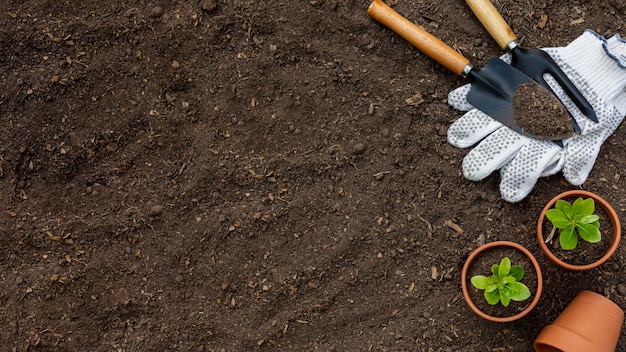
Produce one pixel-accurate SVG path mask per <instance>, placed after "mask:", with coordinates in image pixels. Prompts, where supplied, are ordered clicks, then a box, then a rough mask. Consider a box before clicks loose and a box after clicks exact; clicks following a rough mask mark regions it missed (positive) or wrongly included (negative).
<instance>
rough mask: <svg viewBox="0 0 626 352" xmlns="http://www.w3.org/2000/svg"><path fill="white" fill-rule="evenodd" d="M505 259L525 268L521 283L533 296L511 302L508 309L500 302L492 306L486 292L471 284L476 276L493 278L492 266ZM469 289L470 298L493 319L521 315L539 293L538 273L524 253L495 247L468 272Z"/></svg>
mask: <svg viewBox="0 0 626 352" xmlns="http://www.w3.org/2000/svg"><path fill="white" fill-rule="evenodd" d="M504 257H508V258H509V259H510V260H511V266H513V265H518V266H521V267H522V268H524V277H523V278H522V280H521V283H523V284H525V285H526V286H527V287H528V289H529V290H530V293H531V296H530V297H529V298H528V299H526V300H524V301H521V302H516V301H511V302H510V304H509V306H508V307H504V306H503V305H502V303H500V302H499V303H498V304H496V305H493V306H492V305H490V304H489V303H487V301H486V299H485V296H484V292H485V291H483V290H479V289H477V288H475V287H474V286H473V285H472V283H471V279H472V277H473V276H475V275H484V276H487V277H489V276H491V275H492V273H491V266H492V265H493V264H500V261H501V260H502V258H504ZM467 288H468V292H469V295H470V298H471V299H472V301H473V302H474V304H475V305H476V306H477V307H478V308H479V309H480V310H481V311H483V312H484V313H486V314H488V315H491V316H493V317H498V318H504V317H509V316H513V315H516V314H519V313H520V312H522V311H523V310H524V309H526V307H528V305H530V303H531V302H532V301H533V298H534V296H535V293H536V292H537V273H536V272H535V268H534V267H533V264H532V262H531V261H530V259H528V257H526V256H525V255H524V254H523V253H522V252H520V251H518V250H517V249H515V248H511V247H495V248H491V249H489V250H487V251H485V252H482V253H480V254H479V255H478V256H477V257H476V259H475V260H474V262H473V263H472V264H471V265H470V267H469V268H468V271H467Z"/></svg>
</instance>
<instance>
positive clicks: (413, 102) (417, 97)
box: [404, 93, 424, 106]
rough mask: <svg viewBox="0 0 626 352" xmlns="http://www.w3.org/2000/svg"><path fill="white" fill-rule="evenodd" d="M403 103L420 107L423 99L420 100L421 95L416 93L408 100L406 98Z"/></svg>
mask: <svg viewBox="0 0 626 352" xmlns="http://www.w3.org/2000/svg"><path fill="white" fill-rule="evenodd" d="M404 101H406V104H407V105H413V106H417V105H420V104H421V103H423V102H424V99H423V98H422V94H421V93H416V94H415V95H414V96H412V97H410V98H406V99H405V100H404Z"/></svg>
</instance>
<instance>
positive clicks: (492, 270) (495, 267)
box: [491, 264, 500, 276]
mask: <svg viewBox="0 0 626 352" xmlns="http://www.w3.org/2000/svg"><path fill="white" fill-rule="evenodd" d="M499 268H500V265H498V264H494V265H492V266H491V273H492V274H493V275H495V276H498V269H499Z"/></svg>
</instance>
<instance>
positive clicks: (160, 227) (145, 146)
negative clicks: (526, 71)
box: [0, 0, 626, 351]
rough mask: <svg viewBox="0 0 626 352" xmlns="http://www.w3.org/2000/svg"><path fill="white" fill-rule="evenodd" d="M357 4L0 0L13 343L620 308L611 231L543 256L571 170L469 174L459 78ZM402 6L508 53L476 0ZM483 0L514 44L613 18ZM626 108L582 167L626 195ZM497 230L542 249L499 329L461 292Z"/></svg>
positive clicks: (7, 308) (443, 323) (471, 332)
mask: <svg viewBox="0 0 626 352" xmlns="http://www.w3.org/2000/svg"><path fill="white" fill-rule="evenodd" d="M368 5H369V2H368V1H366V0H307V1H276V0H269V1H251V0H217V1H176V0H155V1H143V0H131V1H109V0H98V1H95V0H88V1H46V0H43V1H42V0H25V1H4V2H3V3H2V11H0V14H1V15H0V47H1V48H2V55H0V84H1V87H0V122H1V124H0V125H1V126H2V131H3V133H2V134H0V185H1V186H2V190H3V192H1V193H0V197H1V198H0V199H1V202H2V204H3V207H4V208H3V211H2V212H0V220H1V221H0V234H1V236H0V258H1V259H0V269H1V270H0V286H1V287H2V290H0V300H1V301H2V305H0V324H1V325H2V326H3V327H4V328H3V329H2V330H0V341H1V342H2V343H1V345H2V349H3V350H7V351H254V350H278V351H309V350H322V351H333V350H336V351H362V350H373V351H392V350H394V351H396V350H406V351H529V350H531V344H532V341H533V339H534V338H535V336H537V334H538V333H539V331H540V329H541V327H542V326H544V325H546V324H549V323H550V322H551V321H552V320H553V319H554V318H555V317H556V316H557V315H558V314H559V313H560V312H561V311H562V309H563V308H564V307H565V306H566V305H567V303H569V301H570V300H571V299H573V298H574V297H575V296H576V295H577V294H578V293H579V292H580V291H581V290H584V289H587V290H591V291H595V292H600V293H602V294H604V295H606V296H608V297H609V298H610V299H612V300H613V301H615V302H616V303H617V304H619V305H620V306H621V307H624V308H626V300H625V296H624V295H626V286H624V285H625V284H626V278H625V276H624V274H623V273H624V269H626V264H624V263H626V252H625V251H626V249H625V248H624V246H620V248H619V249H618V252H617V253H616V255H615V256H614V257H613V258H611V260H609V262H607V263H606V264H604V265H603V266H601V267H600V268H598V269H596V270H591V271H589V272H576V273H573V272H566V271H563V270H561V269H558V268H557V267H555V266H554V265H552V264H550V263H549V262H548V261H547V260H546V258H544V257H543V256H542V255H541V254H540V251H539V247H538V245H537V243H536V239H535V235H534V232H533V229H534V228H535V222H536V219H537V216H538V215H539V213H540V211H541V209H542V208H543V205H544V204H545V203H546V202H548V201H549V200H550V199H551V198H552V197H553V196H554V195H556V194H558V193H560V192H562V191H565V190H568V189H571V188H572V186H571V185H569V184H567V183H566V182H564V181H563V180H562V178H561V177H560V176H554V177H549V178H542V179H541V180H540V181H539V183H538V184H537V186H536V187H535V189H534V191H533V192H532V194H531V195H530V196H529V197H528V198H527V199H526V200H524V201H522V202H520V203H519V204H509V203H506V202H504V201H502V200H501V199H500V196H499V193H498V183H499V177H498V174H497V173H494V175H493V176H491V177H489V178H488V179H486V180H485V181H483V182H471V181H467V180H465V179H464V178H463V176H462V173H461V161H462V159H463V157H464V156H465V154H466V153H467V152H468V150H461V149H456V148H454V147H452V146H450V145H449V144H448V143H447V142H446V130H447V127H448V126H449V125H450V124H451V123H452V122H453V121H454V120H456V119H457V118H458V117H459V116H461V113H459V112H458V111H455V110H454V109H452V108H451V107H449V106H448V104H447V101H446V97H447V94H448V92H449V91H450V90H452V89H454V88H456V87H459V86H460V85H462V84H465V83H466V82H465V81H464V79H463V78H461V77H457V76H455V75H454V74H451V73H450V72H448V71H446V69H445V68H443V67H441V65H439V64H437V63H435V62H433V61H432V60H430V59H428V58H427V57H425V56H423V55H422V54H420V53H419V52H418V51H417V50H416V49H414V48H413V47H412V46H411V45H410V44H408V43H406V42H404V41H403V40H402V39H400V38H398V37H397V36H396V35H395V34H394V33H392V32H391V31H389V30H388V29H386V28H384V27H383V26H381V25H379V24H378V23H376V21H373V20H371V19H370V18H368V16H367V14H366V9H367V7H368ZM391 5H392V6H393V7H394V8H395V9H396V10H397V11H398V12H399V13H401V14H404V15H405V16H407V17H408V18H410V19H411V20H413V21H416V22H419V23H420V24H422V25H424V26H426V27H427V28H428V29H429V30H430V31H432V32H433V33H434V34H435V35H437V36H439V37H440V38H442V39H443V40H444V41H445V42H447V43H451V44H453V45H454V46H455V47H456V48H457V49H458V50H459V51H461V53H462V54H463V55H465V56H466V57H468V58H470V59H471V61H472V62H473V63H474V64H475V65H476V66H477V67H481V66H484V65H485V63H486V61H487V60H488V59H489V58H491V57H495V56H498V55H501V54H502V51H501V50H500V49H499V48H498V45H497V44H496V43H495V41H494V40H492V39H490V38H489V36H488V34H487V32H486V31H485V30H484V29H483V28H482V27H481V25H480V23H479V22H478V20H476V19H475V17H474V16H473V15H472V14H471V13H470V11H469V9H468V7H467V6H466V5H465V2H464V1H460V0H459V1H449V0H446V1H443V2H424V1H393V2H391ZM497 5H498V8H499V9H500V10H501V11H502V13H503V15H504V17H505V18H506V19H507V20H509V22H510V24H511V26H512V28H513V29H514V31H515V32H516V33H517V34H518V36H519V38H520V41H521V44H522V45H523V47H526V48H531V47H538V46H561V45H566V44H567V43H569V42H570V41H572V40H573V39H574V38H576V37H577V36H579V35H580V34H582V32H583V30H584V29H585V28H592V29H594V30H596V31H597V32H599V33H601V34H605V35H612V34H614V33H618V32H621V34H622V35H624V34H626V33H625V32H626V28H625V27H624V18H625V15H626V4H625V3H624V2H623V1H618V0H608V1H601V2H597V1H576V2H567V3H565V2H558V1H545V2H542V1H534V0H533V1H500V2H497ZM415 97H421V98H419V99H418V98H415ZM409 98H413V99H412V100H411V99H409ZM407 99H409V101H410V102H411V103H407ZM624 129H625V127H624V126H620V128H619V129H618V130H617V131H616V132H615V134H614V135H613V137H611V138H609V139H608V141H607V142H606V143H605V144H604V146H603V147H602V149H601V150H600V155H599V158H598V160H597V162H596V164H595V166H594V169H593V171H592V172H591V175H590V177H589V179H588V181H587V182H586V183H585V184H584V185H583V187H584V188H585V189H588V190H591V191H594V192H597V193H598V194H600V195H601V196H602V197H603V198H605V199H606V200H607V201H609V202H610V203H611V204H612V205H613V206H614V207H615V208H616V210H617V212H618V214H619V215H620V216H622V217H623V216H624V209H625V208H626V197H624V187H625V185H624V180H625V179H626V178H624V177H621V173H622V172H623V170H624V169H625V168H626V139H624V138H622V137H621V136H623V135H624V134H625V133H626V131H625V130H624ZM452 225H454V226H452ZM494 240H512V241H516V242H519V243H521V244H523V245H525V246H526V247H527V248H529V249H530V250H531V251H532V252H533V253H534V254H535V255H536V256H537V258H538V260H539V261H540V264H541V265H542V268H544V277H545V288H544V290H545V291H544V294H543V295H542V299H541V300H540V302H539V305H538V307H537V308H536V309H535V310H533V312H531V313H530V314H529V315H528V316H526V317H524V318H523V319H521V320H519V321H517V322H515V323H512V324H508V325H506V327H503V326H502V325H499V324H492V323H489V322H487V321H484V319H482V318H479V317H477V316H476V315H474V314H473V313H472V312H471V311H470V309H469V308H468V307H467V304H466V303H465V302H464V300H463V299H462V296H461V285H460V272H461V268H462V265H463V262H464V260H465V258H466V257H467V255H468V254H469V252H470V251H471V250H472V249H474V248H475V247H476V246H477V245H478V243H479V242H481V241H482V242H488V241H494ZM617 350H621V351H626V339H624V338H622V339H620V341H619V344H618V347H617Z"/></svg>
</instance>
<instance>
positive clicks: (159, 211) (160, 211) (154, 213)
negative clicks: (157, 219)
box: [150, 205, 163, 216]
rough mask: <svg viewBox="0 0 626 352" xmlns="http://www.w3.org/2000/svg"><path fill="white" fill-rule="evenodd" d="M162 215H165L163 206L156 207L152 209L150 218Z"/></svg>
mask: <svg viewBox="0 0 626 352" xmlns="http://www.w3.org/2000/svg"><path fill="white" fill-rule="evenodd" d="M161 214H163V206H161V205H154V206H152V208H150V216H159V215H161Z"/></svg>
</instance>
